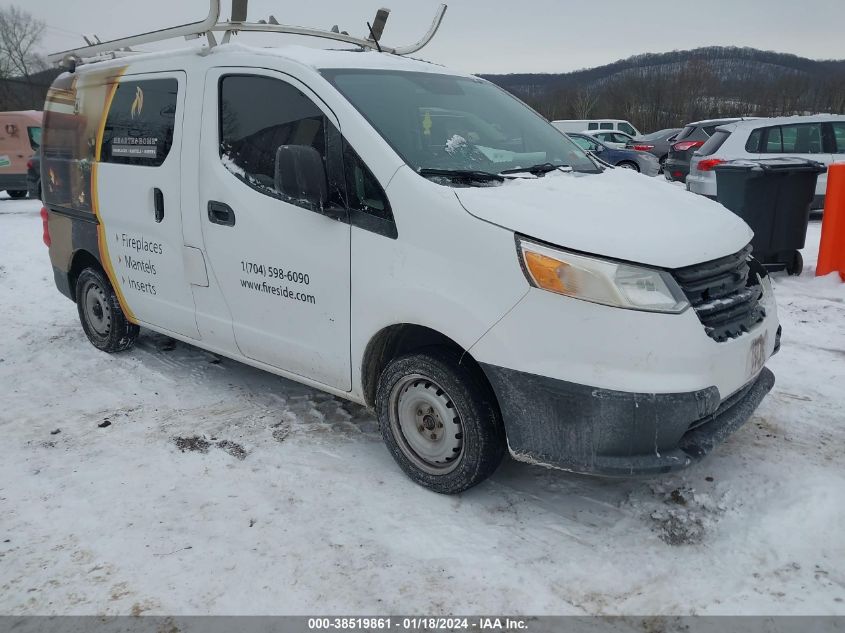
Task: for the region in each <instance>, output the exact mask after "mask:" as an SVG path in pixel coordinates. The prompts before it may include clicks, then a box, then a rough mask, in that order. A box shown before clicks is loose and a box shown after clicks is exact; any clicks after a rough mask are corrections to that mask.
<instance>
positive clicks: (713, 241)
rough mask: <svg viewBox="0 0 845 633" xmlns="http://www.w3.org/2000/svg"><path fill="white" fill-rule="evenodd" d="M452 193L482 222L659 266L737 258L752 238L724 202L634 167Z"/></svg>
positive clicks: (522, 180) (561, 174)
mask: <svg viewBox="0 0 845 633" xmlns="http://www.w3.org/2000/svg"><path fill="white" fill-rule="evenodd" d="M454 191H455V195H456V196H457V197H458V200H459V201H460V203H461V205H462V206H463V207H464V209H466V210H467V211H468V212H469V213H470V214H472V215H474V216H475V217H477V218H479V219H482V220H486V221H488V222H492V223H493V224H497V225H499V226H502V227H504V228H507V229H509V230H512V231H515V232H517V233H522V234H523V235H526V236H529V237H533V238H535V239H538V240H542V241H544V242H549V243H552V244H556V245H558V246H561V247H563V248H568V249H572V250H576V251H581V252H584V253H590V254H593V255H603V256H605V257H612V258H615V259H623V260H627V261H630V262H636V263H640V264H647V265H651V266H657V267H661V268H680V267H683V266H688V265H691V264H698V263H701V262H705V261H709V260H712V259H717V258H719V257H724V256H725V255H731V254H733V253H736V252H737V251H739V250H740V249H742V248H744V247H745V246H746V245H747V244H748V243H749V242H750V241H751V237H752V236H753V233H752V231H751V229H750V228H749V227H748V225H747V224H746V223H745V222H743V221H742V220H741V219H740V218H739V217H738V216H736V215H734V214H733V213H732V212H730V211H729V210H727V209H726V208H725V207H723V206H722V205H721V204H719V203H717V202H714V201H712V200H709V199H707V198H704V197H703V196H699V195H696V194H693V193H689V192H688V191H686V190H685V189H682V188H680V187H678V186H676V185H673V184H671V183H668V182H666V181H663V180H662V179H657V178H649V177H647V176H643V175H641V174H638V173H636V172H634V171H632V170H629V169H607V170H606V171H605V172H604V173H601V174H582V173H574V172H560V171H558V172H552V173H550V174H547V175H546V176H544V177H541V178H517V179H512V180H510V179H509V180H506V181H505V182H504V183H503V184H502V185H500V186H495V187H468V188H461V189H455V190H454Z"/></svg>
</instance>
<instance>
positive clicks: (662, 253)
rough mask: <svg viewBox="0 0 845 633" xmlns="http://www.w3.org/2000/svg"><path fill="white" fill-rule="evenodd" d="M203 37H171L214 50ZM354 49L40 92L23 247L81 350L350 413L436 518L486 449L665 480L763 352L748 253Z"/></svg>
mask: <svg viewBox="0 0 845 633" xmlns="http://www.w3.org/2000/svg"><path fill="white" fill-rule="evenodd" d="M213 13H214V3H212V14H213ZM212 18H213V19H212V20H211V24H202V25H200V26H195V28H196V30H198V31H199V32H203V31H208V32H209V33H210V32H211V31H213V30H215V29H217V30H220V29H223V28H233V27H232V26H231V25H223V26H220V25H217V23H216V16H214V15H212ZM270 26H275V25H272V23H271V24H256V25H255V28H256V29H258V28H259V27H260V28H262V30H273V29H269V28H267V27H270ZM237 27H238V29H237V30H240V31H246V30H249V28H250V24H249V23H246V22H239V23H238V24H237ZM286 28H288V27H282V26H278V29H276V30H279V31H283V32H290V31H289V30H284V29H286ZM332 35H337V37H336V38H335V39H342V38H344V37H346V38H347V39H344V40H342V41H348V40H351V39H352V38H349V37H348V36H344V35H342V34H325V36H326V37H329V36H332ZM130 39H131V38H130ZM209 39H210V41H211V42H212V43H214V42H216V38H212V37H209ZM227 39H228V38H227ZM355 41H356V42H358V43H359V44H360V46H361V48H359V49H356V50H317V49H311V48H303V47H297V46H291V47H285V48H251V47H247V46H242V45H235V44H224V45H216V46H212V47H206V48H202V49H198V48H195V49H187V50H182V51H169V52H166V53H154V54H143V55H132V56H128V57H120V56H117V58H116V59H113V60H108V59H107V60H102V61H95V62H93V63H79V62H78V61H77V63H76V65H75V66H74V67H72V69H71V70H70V71H69V72H66V73H64V74H62V75H61V76H59V78H58V79H57V80H56V82H55V84H54V85H53V86H52V88H51V89H50V92H49V95H48V98H47V104H46V112H45V118H44V135H43V174H44V176H43V181H44V201H45V210H44V212H43V215H44V222H45V241H46V242H48V243H49V245H50V250H49V252H50V259H51V262H52V265H53V268H54V274H55V281H56V285H57V286H58V288H59V290H60V291H61V292H62V293H64V294H65V295H67V296H68V297H69V298H71V299H72V300H74V301H75V302H76V305H77V308H78V312H79V317H80V320H81V322H82V327H83V328H84V330H85V332H86V334H87V336H88V338H89V339H90V341H91V342H92V343H93V344H94V345H95V346H96V347H98V348H99V349H101V350H104V351H107V352H117V351H121V350H125V349H127V348H129V347H130V346H131V345H132V343H133V342H134V341H135V338H136V337H137V336H138V333H139V329H140V328H147V329H149V330H153V331H156V332H160V333H164V334H166V335H169V336H171V337H173V338H175V339H178V340H180V341H183V342H186V343H189V344H191V345H196V346H198V347H201V348H203V349H206V350H210V351H212V352H214V353H217V354H221V355H223V356H227V357H230V358H234V359H237V360H239V361H241V362H244V363H248V364H250V365H253V366H255V367H259V368H262V369H265V370H267V371H270V372H274V373H276V374H279V375H281V376H285V377H287V378H290V379H293V380H297V381H300V382H302V383H305V384H307V385H311V386H313V387H315V388H317V389H322V390H324V391H327V392H329V393H332V394H335V395H336V396H339V397H342V398H347V399H349V400H352V401H355V402H357V403H361V404H365V405H368V406H370V407H372V408H374V409H375V411H376V413H377V415H378V418H379V421H380V426H381V431H382V434H383V436H384V440H385V442H386V444H387V446H388V448H389V449H390V452H391V453H392V455H393V457H394V458H395V459H396V461H397V462H398V464H399V465H400V466H401V467H402V469H403V470H404V471H405V472H406V473H407V474H408V475H409V476H410V477H411V478H412V479H414V480H415V481H417V482H418V483H420V484H422V485H424V486H427V487H429V488H431V489H432V490H436V491H438V492H444V493H455V492H459V491H462V490H464V489H466V488H468V487H470V486H472V485H474V484H476V483H478V482H479V481H481V480H483V479H484V478H486V477H487V476H488V475H490V474H491V473H492V472H493V471H494V470H495V469H496V467H497V466H498V464H499V463H500V461H501V459H502V457H503V455H504V454H505V452H506V451H507V449H508V448H509V449H510V453H511V454H512V455H513V456H514V457H515V458H517V459H519V460H524V461H528V462H531V463H539V464H546V465H550V466H554V467H558V468H563V469H567V470H571V471H577V472H585V473H596V474H605V475H630V474H635V473H649V474H654V473H663V472H668V471H671V470H675V469H678V468H682V467H684V466H687V465H688V464H690V463H691V462H693V461H694V460H697V459H699V458H701V457H702V456H703V455H704V454H706V453H707V452H708V451H710V450H711V449H712V448H713V447H714V445H715V444H717V443H718V442H720V441H721V440H723V439H724V438H725V437H727V435H729V434H730V433H731V432H732V431H734V430H735V429H737V428H738V427H739V426H740V425H741V424H743V423H744V422H745V421H746V420H748V418H749V417H750V416H751V414H752V412H753V411H754V410H755V408H756V407H757V405H758V404H759V403H760V401H761V400H762V399H763V397H764V396H765V394H766V393H767V392H768V391H769V390H770V389H771V387H772V384H773V382H774V379H773V375H772V373H771V372H770V371H769V370H768V369H766V368H765V367H764V363H765V361H766V360H767V359H768V358H769V356H771V355H772V354H773V353H774V352H775V351H777V349H778V346H779V340H780V327H779V325H778V318H777V312H776V307H775V302H774V299H773V296H772V290H771V285H770V282H769V279H768V278H767V277H766V273H765V270H764V269H763V268H762V267H761V266H759V265H757V264H756V263H755V261H754V259H753V258H752V256H751V253H750V251H749V248H748V243H749V241H750V239H751V231H750V230H749V228H748V227H747V225H745V224H744V223H743V222H742V221H741V220H739V219H738V218H737V217H736V216H735V215H733V214H732V213H730V212H729V211H727V210H726V209H724V208H723V207H722V206H721V205H719V204H716V203H714V202H712V201H710V200H707V199H705V198H701V197H699V196H694V195H692V194H689V193H688V192H686V191H683V190H678V189H677V188H675V187H667V186H666V185H665V184H663V183H659V182H655V181H653V180H651V179H647V178H641V177H639V176H638V175H637V174H635V173H631V172H630V171H628V170H624V169H612V168H607V167H605V166H602V165H601V164H600V163H599V162H598V161H596V160H594V159H592V158H591V157H590V156H588V155H587V154H585V153H584V152H583V151H582V150H581V149H580V148H579V147H578V146H577V145H575V144H574V143H573V142H572V141H571V140H570V139H569V138H567V137H566V136H565V135H563V134H560V133H558V132H556V131H555V130H554V128H553V127H551V126H550V125H549V124H548V122H546V121H545V120H544V119H543V118H542V117H540V116H539V115H538V114H536V113H535V112H534V111H532V110H531V109H529V108H528V107H527V106H525V105H524V104H522V103H521V102H519V101H518V100H516V99H515V98H513V97H512V96H511V95H509V94H508V93H506V92H504V91H503V90H501V89H499V88H498V87H496V86H494V85H493V84H491V83H488V82H486V81H483V80H481V79H478V78H476V77H473V76H471V75H465V74H462V73H458V72H453V71H449V70H447V69H445V68H443V67H441V66H437V65H434V64H429V63H426V62H423V61H417V60H412V59H407V58H403V57H402V56H400V55H398V54H396V52H395V51H397V50H399V51H400V52H401V51H402V50H409V49H387V48H386V47H384V46H382V49H383V50H382V52H379V51H377V50H373V48H375V47H376V46H381V45H380V44H379V43H378V42H377V41H376V40H355ZM136 43H137V42H135V41H128V43H127V40H120V41H119V42H118V43H117V44H114V46H115V48H116V49H120V48H123V47H124V46H126V45H133V46H134V45H135V44H136ZM99 46H106V44H103V45H99ZM93 48H94V51H90V50H89V51H88V52H93V53H98V52H99V51H100V49H98V48H97V47H93ZM411 49H413V47H411ZM413 50H416V49H413ZM84 53H85V51H82V54H84ZM98 59H99V58H98ZM632 201H636V205H635V206H634V205H633V204H632Z"/></svg>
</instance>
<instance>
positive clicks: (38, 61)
mask: <svg viewBox="0 0 845 633" xmlns="http://www.w3.org/2000/svg"><path fill="white" fill-rule="evenodd" d="M43 33H44V22H42V21H41V20H36V19H35V18H34V17H32V15H30V14H29V13H27V12H26V11H24V10H23V9H19V8H18V7H16V6H14V5H12V6H10V7H3V8H0V77H2V78H9V77H22V78H24V79H27V80H28V79H29V77H30V75H32V74H33V73H35V72H38V71H39V70H44V69H45V68H46V67H47V64H46V63H45V61H44V58H43V57H41V56H40V55H39V54H38V53H37V52H36V48H37V46H38V43H39V41H40V40H41V35H42V34H43Z"/></svg>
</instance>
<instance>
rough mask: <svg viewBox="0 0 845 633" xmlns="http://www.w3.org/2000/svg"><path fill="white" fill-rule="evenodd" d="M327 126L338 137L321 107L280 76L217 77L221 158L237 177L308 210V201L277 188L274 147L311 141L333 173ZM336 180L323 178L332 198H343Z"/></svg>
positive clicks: (258, 189) (329, 171)
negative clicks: (289, 197) (294, 197)
mask: <svg viewBox="0 0 845 633" xmlns="http://www.w3.org/2000/svg"><path fill="white" fill-rule="evenodd" d="M330 127H331V128H332V130H331V131H332V132H333V134H332V138H337V136H339V135H335V134H334V132H336V128H335V127H334V126H333V125H332V124H331V123H330V122H329V121H328V119H327V118H326V116H325V114H323V111H322V110H320V108H318V107H317V105H316V104H315V103H314V102H313V101H311V99H309V98H308V97H307V96H305V95H304V94H303V93H302V92H300V91H299V90H297V89H296V88H294V87H293V86H292V85H290V84H288V83H285V82H284V81H281V80H279V79H274V78H272V77H262V76H258V75H227V76H225V77H223V78H222V79H221V80H220V158H221V160H222V161H223V164H224V165H225V166H226V168H227V169H228V170H229V171H230V172H232V173H233V174H234V175H235V176H236V177H237V178H238V179H239V180H242V181H243V182H244V183H246V184H247V185H249V186H250V187H252V188H253V189H255V190H257V191H259V192H261V193H263V194H266V195H269V196H272V197H274V198H280V199H283V200H285V201H286V202H288V203H290V204H294V205H297V206H300V207H303V208H306V209H309V210H311V205H310V204H309V203H308V202H306V201H302V200H294V199H288V198H286V197H284V196H283V195H282V194H281V193H279V192H278V191H276V188H275V186H274V176H275V169H276V150H278V148H279V147H280V146H282V145H305V146H308V147H312V148H314V149H315V150H317V153H318V154H319V155H320V157H321V158H322V159H323V163H324V165H325V166H326V172H327V173H332V172H334V171H335V168H334V166H333V164H332V163H333V161H329V160H327V157H328V155H329V150H328V147H329V141H328V133H329V128H330ZM338 151H339V148H338ZM338 156H339V153H338ZM338 185H342V183H337V182H336V181H335V179H334V178H328V179H327V190H328V192H329V201H330V202H331V203H341V202H342V199H343V196H342V191H339V189H338Z"/></svg>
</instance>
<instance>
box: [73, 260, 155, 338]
mask: <svg viewBox="0 0 845 633" xmlns="http://www.w3.org/2000/svg"><path fill="white" fill-rule="evenodd" d="M76 308H77V311H78V312H79V321H80V322H81V323H82V329H83V330H85V335H86V336H87V337H88V340H89V341H91V344H92V345H93V346H94V347H96V348H97V349H100V350H102V351H104V352H109V353H112V352H122V351H123V350H127V349H129V348H130V347H132V346H133V345H134V344H135V339H137V338H138V332H139V331H140V328H139V327H138V326H137V325H135V324H134V323H130V322H129V321H128V320H127V319H126V316H125V315H124V314H123V310H122V309H121V307H120V302H119V301H118V300H117V295H116V294H115V292H114V288H112V285H111V283H109V280H108V279H107V278H106V276H105V274H104V273H103V272H102V271H101V270H99V269H96V268H86V269H84V270H83V271H82V272H81V273H79V277H78V278H77V280H76Z"/></svg>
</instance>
